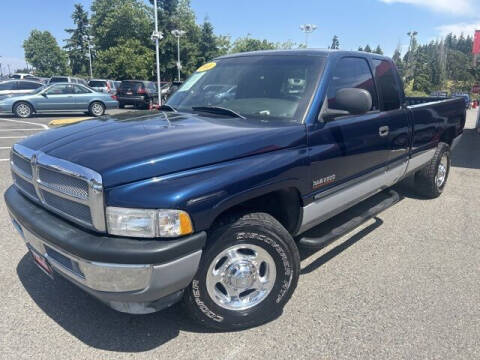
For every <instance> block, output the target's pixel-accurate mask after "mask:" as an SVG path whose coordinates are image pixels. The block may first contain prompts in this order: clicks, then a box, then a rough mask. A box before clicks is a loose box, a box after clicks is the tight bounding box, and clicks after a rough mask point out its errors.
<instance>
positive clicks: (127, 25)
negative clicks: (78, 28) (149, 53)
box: [90, 0, 153, 51]
mask: <svg viewBox="0 0 480 360" xmlns="http://www.w3.org/2000/svg"><path fill="white" fill-rule="evenodd" d="M91 10H92V16H91V18H90V24H91V34H92V35H93V37H94V43H95V46H96V48H97V50H98V51H101V50H107V49H109V48H110V47H113V46H117V45H121V44H124V43H125V42H126V41H128V40H132V39H136V40H138V41H139V42H140V43H142V44H143V45H144V46H152V41H151V39H150V36H151V34H152V23H153V19H152V12H151V11H150V9H148V8H147V6H146V5H145V4H144V3H143V2H142V1H140V0H95V1H94V2H93V3H92V7H91Z"/></svg>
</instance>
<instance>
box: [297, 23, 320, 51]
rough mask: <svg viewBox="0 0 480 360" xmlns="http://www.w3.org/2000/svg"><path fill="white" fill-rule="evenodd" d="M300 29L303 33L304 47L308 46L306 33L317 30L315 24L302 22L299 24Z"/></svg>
mask: <svg viewBox="0 0 480 360" xmlns="http://www.w3.org/2000/svg"><path fill="white" fill-rule="evenodd" d="M300 30H302V31H303V32H304V33H305V47H306V48H308V35H310V34H311V33H312V32H314V31H315V30H317V25H313V24H304V25H300Z"/></svg>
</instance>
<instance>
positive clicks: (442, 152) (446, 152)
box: [434, 145, 451, 194]
mask: <svg viewBox="0 0 480 360" xmlns="http://www.w3.org/2000/svg"><path fill="white" fill-rule="evenodd" d="M443 155H447V173H446V174H445V180H444V181H443V184H442V185H441V186H440V187H439V186H437V183H436V181H435V177H436V175H437V174H438V167H439V166H440V162H441V161H442V157H443ZM436 160H437V161H436V162H435V169H436V170H435V177H434V182H435V188H436V189H437V191H438V193H439V194H441V193H443V190H444V189H445V186H446V185H447V181H448V176H449V175H450V166H451V159H450V149H449V148H448V146H446V145H444V146H442V148H441V150H440V151H439V154H438V157H437V159H436Z"/></svg>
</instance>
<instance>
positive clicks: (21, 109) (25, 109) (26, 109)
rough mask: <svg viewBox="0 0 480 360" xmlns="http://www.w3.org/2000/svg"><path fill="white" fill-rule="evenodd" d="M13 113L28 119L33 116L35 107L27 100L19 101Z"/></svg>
mask: <svg viewBox="0 0 480 360" xmlns="http://www.w3.org/2000/svg"><path fill="white" fill-rule="evenodd" d="M13 113H14V114H15V116H16V117H19V118H22V119H26V118H29V117H31V116H32V114H33V107H32V105H30V104H29V103H27V102H24V101H22V102H18V103H16V104H15V106H14V107H13Z"/></svg>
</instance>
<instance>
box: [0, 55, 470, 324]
mask: <svg viewBox="0 0 480 360" xmlns="http://www.w3.org/2000/svg"><path fill="white" fill-rule="evenodd" d="M402 89H403V86H402V83H401V79H400V78H399V76H398V74H397V71H396V69H395V66H394V64H393V62H392V61H391V60H390V59H388V58H386V57H383V56H379V55H375V54H366V53H361V52H344V51H320V50H294V51H265V52H253V53H244V54H237V55H230V56H226V57H221V58H218V59H215V60H214V61H212V62H210V63H207V64H205V65H204V66H202V67H200V68H199V69H198V70H197V71H196V72H195V73H194V74H193V75H192V76H191V77H190V78H189V79H188V80H187V81H186V82H185V83H184V84H183V85H182V86H181V87H180V89H179V90H178V91H177V92H176V93H175V94H174V95H173V96H172V97H171V98H170V99H169V101H168V102H167V103H166V104H165V105H164V106H163V107H162V108H161V109H160V111H159V112H154V113H148V114H142V115H136V116H135V115H132V114H131V113H126V114H122V115H118V116H117V117H99V118H96V119H92V120H88V121H84V122H81V123H78V124H73V125H68V126H64V127H60V128H57V129H54V130H49V131H46V132H43V133H41V134H37V135H35V136H32V137H29V138H27V139H24V140H22V141H21V142H19V143H17V144H15V145H14V147H13V149H12V152H11V170H12V176H13V180H14V185H12V186H11V187H10V188H9V189H8V190H7V191H6V193H5V201H6V204H7V207H8V210H9V213H10V215H11V217H12V220H13V224H14V226H15V227H16V228H17V230H18V232H19V233H20V234H21V237H22V238H23V240H24V241H25V243H26V245H27V247H28V249H29V251H30V252H31V254H32V255H33V261H34V262H35V263H36V264H37V265H38V266H39V268H40V269H42V270H43V271H44V272H45V273H46V274H47V275H49V276H50V277H56V276H63V277H65V278H67V279H68V280H70V281H71V282H73V283H74V284H76V285H77V286H78V287H80V288H82V289H84V290H85V291H87V292H88V293H90V294H91V295H93V296H94V297H96V298H98V299H99V300H101V301H102V302H104V303H105V304H107V305H109V306H110V307H112V308H114V309H116V310H118V311H121V312H127V313H133V314H142V313H150V312H154V311H157V310H161V309H163V308H165V307H168V306H170V305H172V304H174V303H176V302H179V301H183V304H184V309H185V311H186V312H187V313H189V314H190V315H191V316H192V317H194V318H195V319H196V320H198V321H200V322H201V323H202V324H204V325H205V326H209V327H213V328H217V329H241V328H247V327H251V326H255V325H258V324H260V323H263V322H266V321H268V320H270V319H272V318H274V317H276V316H278V315H279V314H280V313H281V312H282V308H283V307H284V305H285V304H286V303H287V301H288V300H289V299H290V297H291V296H292V293H293V291H294V289H295V288H296V286H297V281H298V277H299V272H300V258H299V251H298V247H299V246H308V247H310V248H316V247H321V246H322V244H323V243H324V239H316V238H312V237H311V236H310V237H308V236H305V235H304V234H305V233H306V232H307V231H308V230H309V229H312V228H313V227H316V226H317V225H319V224H321V223H322V222H325V221H326V220H327V219H330V218H332V217H334V216H336V215H337V214H339V213H340V212H342V211H344V210H346V209H348V208H349V207H352V206H353V205H355V204H357V203H359V202H361V201H362V200H365V199H367V198H368V197H370V196H372V195H374V194H376V193H378V192H380V191H382V190H383V189H387V188H389V187H391V186H392V185H394V184H396V183H398V182H399V181H401V180H402V179H405V178H406V177H414V180H415V187H416V189H417V190H418V192H419V193H420V194H422V195H423V196H425V197H429V198H434V197H437V196H439V195H440V194H441V193H442V191H443V190H444V188H445V184H446V182H447V178H448V174H449V171H450V152H451V150H452V149H453V148H454V147H455V144H456V143H458V140H459V139H460V136H461V135H462V133H463V128H464V124H465V115H466V113H465V104H464V101H463V99H438V98H416V99H409V98H407V97H405V95H404V93H403V90H402ZM412 104H413V105H412ZM59 301H61V299H59Z"/></svg>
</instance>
